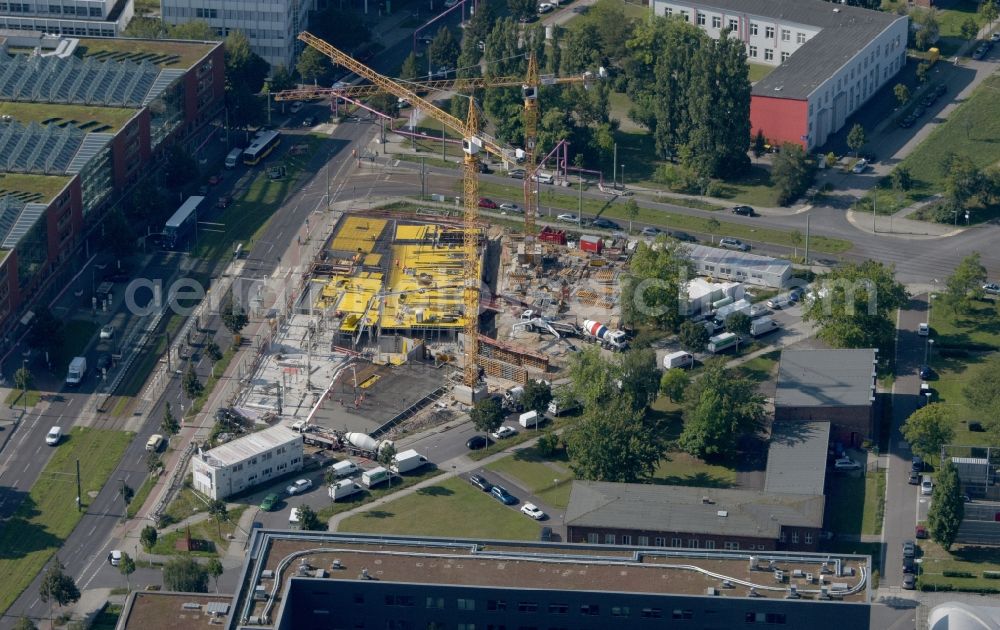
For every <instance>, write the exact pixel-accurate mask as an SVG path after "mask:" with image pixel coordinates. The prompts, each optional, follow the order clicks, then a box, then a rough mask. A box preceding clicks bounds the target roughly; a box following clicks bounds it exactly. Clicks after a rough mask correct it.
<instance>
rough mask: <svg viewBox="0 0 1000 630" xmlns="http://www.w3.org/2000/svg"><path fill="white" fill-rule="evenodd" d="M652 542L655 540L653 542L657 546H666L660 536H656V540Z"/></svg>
mask: <svg viewBox="0 0 1000 630" xmlns="http://www.w3.org/2000/svg"><path fill="white" fill-rule="evenodd" d="M654 542H655V544H656V546H657V547H665V546H666V540H665V539H664V538H663V537H662V536H657V537H656V540H655V541H654Z"/></svg>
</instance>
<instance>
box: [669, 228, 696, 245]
mask: <svg viewBox="0 0 1000 630" xmlns="http://www.w3.org/2000/svg"><path fill="white" fill-rule="evenodd" d="M667 235H668V236H670V238H673V239H677V240H678V241H681V242H682V243H697V242H698V239H696V238H695V237H693V236H691V235H690V234H688V233H687V232H678V231H676V230H674V231H671V232H667Z"/></svg>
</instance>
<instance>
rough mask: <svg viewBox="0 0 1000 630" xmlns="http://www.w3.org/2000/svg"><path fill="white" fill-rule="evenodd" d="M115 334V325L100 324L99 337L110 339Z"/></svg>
mask: <svg viewBox="0 0 1000 630" xmlns="http://www.w3.org/2000/svg"><path fill="white" fill-rule="evenodd" d="M114 336H115V327H114V326H112V325H111V324H108V325H107V326H101V339H111V338H112V337H114Z"/></svg>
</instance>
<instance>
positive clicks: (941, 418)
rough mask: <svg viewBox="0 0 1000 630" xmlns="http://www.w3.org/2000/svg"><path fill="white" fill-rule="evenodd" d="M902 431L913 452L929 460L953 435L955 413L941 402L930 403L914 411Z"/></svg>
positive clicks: (935, 455) (936, 454) (938, 452)
mask: <svg viewBox="0 0 1000 630" xmlns="http://www.w3.org/2000/svg"><path fill="white" fill-rule="evenodd" d="M902 432H903V437H904V438H906V441H907V442H909V443H910V448H911V449H912V450H913V452H914V453H916V454H917V455H920V456H921V457H923V458H924V460H927V461H929V460H931V459H934V458H936V457H938V456H939V455H940V454H941V447H942V446H944V445H945V444H948V443H950V442H951V440H952V438H954V437H955V413H954V411H952V410H951V408H949V407H946V406H944V405H942V404H941V403H931V404H930V405H927V406H926V407H923V408H921V409H917V410H916V411H914V412H913V414H912V415H910V417H909V419H908V420H907V421H906V423H905V424H903V426H902Z"/></svg>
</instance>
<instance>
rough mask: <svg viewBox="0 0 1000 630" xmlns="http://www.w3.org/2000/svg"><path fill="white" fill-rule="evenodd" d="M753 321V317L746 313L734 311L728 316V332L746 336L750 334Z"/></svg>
mask: <svg viewBox="0 0 1000 630" xmlns="http://www.w3.org/2000/svg"><path fill="white" fill-rule="evenodd" d="M752 321H753V318H751V317H750V316H749V315H747V314H746V313H733V314H732V315H730V316H729V317H727V318H726V332H731V333H736V334H738V335H742V336H744V337H746V336H748V335H749V334H750V323H751V322H752Z"/></svg>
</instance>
